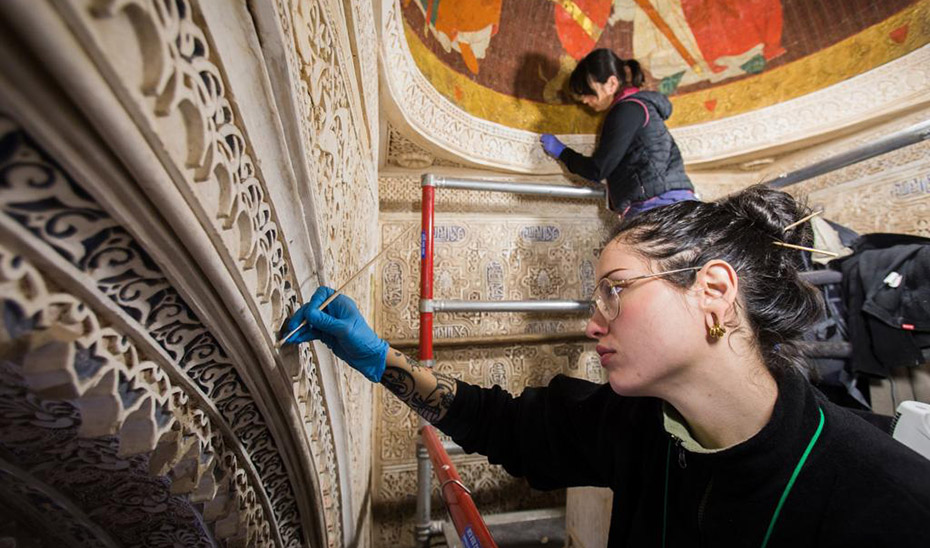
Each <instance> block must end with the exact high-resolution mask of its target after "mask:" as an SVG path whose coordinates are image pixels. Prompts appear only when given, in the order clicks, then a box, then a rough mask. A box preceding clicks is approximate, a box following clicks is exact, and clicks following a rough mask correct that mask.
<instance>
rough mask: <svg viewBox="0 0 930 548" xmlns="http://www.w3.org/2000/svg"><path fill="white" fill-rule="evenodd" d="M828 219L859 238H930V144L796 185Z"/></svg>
mask: <svg viewBox="0 0 930 548" xmlns="http://www.w3.org/2000/svg"><path fill="white" fill-rule="evenodd" d="M790 191H791V192H792V194H796V195H798V196H802V197H804V198H806V199H807V200H808V201H809V202H810V203H811V205H812V206H815V207H818V208H823V209H824V216H825V217H826V218H828V219H831V220H834V221H836V222H838V223H840V224H842V225H845V226H848V227H849V228H851V229H853V230H855V231H856V232H858V233H860V234H866V233H870V232H892V233H900V234H914V235H917V236H923V237H925V238H930V141H923V142H921V143H918V144H915V145H911V146H909V147H905V148H902V149H899V150H896V151H894V152H890V153H888V154H883V155H881V156H877V157H875V158H872V159H870V160H867V161H865V162H861V163H859V164H855V165H852V166H849V167H846V168H843V169H840V170H837V171H834V172H832V173H828V174H826V175H822V176H820V177H817V178H814V179H811V180H810V181H807V182H804V183H802V184H799V185H797V187H791V188H790Z"/></svg>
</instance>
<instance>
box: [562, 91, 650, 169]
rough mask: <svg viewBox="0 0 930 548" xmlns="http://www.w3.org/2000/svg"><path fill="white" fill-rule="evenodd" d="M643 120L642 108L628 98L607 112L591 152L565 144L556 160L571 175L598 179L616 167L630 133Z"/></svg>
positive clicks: (632, 134)
mask: <svg viewBox="0 0 930 548" xmlns="http://www.w3.org/2000/svg"><path fill="white" fill-rule="evenodd" d="M645 123H646V111H645V110H644V109H643V107H642V106H641V105H640V104H638V103H634V102H632V101H624V102H621V103H618V104H617V105H615V106H614V107H613V108H611V109H610V110H609V111H608V112H607V116H606V117H605V118H604V125H603V126H602V127H601V135H600V138H599V140H598V143H597V148H595V149H594V153H593V154H592V155H591V156H585V155H584V154H581V153H579V152H576V151H574V150H572V149H571V148H566V149H565V150H563V151H562V153H561V154H560V155H559V160H560V161H561V162H562V163H563V164H565V167H566V168H568V170H569V171H571V172H572V173H574V174H575V175H580V176H582V177H584V178H585V179H588V180H589V181H596V182H598V181H602V180H604V179H606V178H607V176H608V175H610V174H611V173H613V172H614V170H616V169H617V166H618V165H620V161H621V160H623V157H624V156H625V155H626V152H627V149H629V148H630V143H632V142H633V136H635V135H636V132H637V131H639V129H640V128H641V127H643V124H645Z"/></svg>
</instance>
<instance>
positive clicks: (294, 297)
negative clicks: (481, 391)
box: [0, 0, 377, 546]
mask: <svg viewBox="0 0 930 548" xmlns="http://www.w3.org/2000/svg"><path fill="white" fill-rule="evenodd" d="M371 9H372V8H371V5H370V4H368V3H364V2H347V3H346V4H345V6H343V5H342V4H338V3H333V2H328V1H325V0H323V1H319V2H314V1H309V0H308V1H296V0H295V1H294V2H290V3H285V2H278V3H267V2H261V3H256V4H254V5H246V3H233V4H228V3H225V2H212V1H203V2H198V1H193V0H176V1H172V2H161V1H157V0H105V1H97V0H60V1H59V0H50V1H48V2H26V1H19V0H15V1H11V2H5V3H3V5H2V6H0V12H2V17H0V29H2V32H0V36H2V38H0V43H2V46H3V48H2V51H3V54H2V55H0V66H2V69H3V70H2V77H0V113H2V117H0V150H2V154H0V174H2V179H0V212H2V214H0V232H2V234H3V239H2V240H3V242H4V244H3V245H4V247H3V249H2V250H0V265H2V266H0V297H2V303H3V306H4V307H5V308H4V310H5V311H6V313H5V315H4V318H3V321H4V324H3V329H2V332H0V334H2V340H0V348H2V351H3V352H2V355H0V357H2V358H3V360H4V362H3V375H2V378H3V390H4V398H3V400H4V406H5V407H4V409H5V410H4V411H3V413H2V419H0V420H3V423H2V428H0V444H2V451H0V460H2V462H3V464H2V471H3V474H4V477H9V478H17V479H16V480H15V481H14V480H12V479H11V480H10V482H9V483H7V482H4V486H5V492H4V496H5V497H6V496H9V497H11V498H10V499H5V500H14V498H15V500H23V501H32V502H33V504H43V503H41V502H40V501H42V500H45V499H48V500H50V501H52V502H50V503H48V504H47V507H48V508H60V509H61V512H59V514H61V519H62V520H65V521H68V520H70V521H68V523H74V524H75V525H74V527H73V528H71V529H64V528H63V529H62V530H61V531H60V535H62V536H61V538H71V539H72V540H74V539H77V541H75V542H74V543H72V542H70V541H66V542H64V544H67V545H71V544H74V545H80V544H81V543H84V544H87V543H90V544H93V545H100V544H103V545H122V544H125V543H127V542H129V540H132V541H133V542H141V541H140V539H146V540H145V542H147V543H148V544H151V545H153V546H161V545H178V544H181V545H191V546H193V545H199V544H204V545H230V546H234V545H235V546H240V545H241V546H246V545H247V546H265V545H267V546H342V545H344V544H349V543H359V544H360V545H365V544H367V542H368V540H367V539H368V535H369V531H368V527H369V525H368V520H369V517H368V516H369V513H370V511H369V506H368V505H369V502H368V500H369V498H368V495H367V492H368V489H369V485H368V482H369V474H368V471H369V469H370V435H371V426H370V425H371V422H372V421H371V409H372V408H371V400H370V397H371V389H370V385H369V384H368V383H367V381H364V379H361V378H359V377H358V376H355V375H351V374H347V373H346V370H347V369H346V368H345V367H344V365H342V364H338V363H335V358H334V357H333V356H332V355H331V354H330V353H329V352H328V351H326V350H325V348H324V347H322V346H320V347H313V348H311V347H310V346H308V345H304V346H303V347H301V348H294V347H288V348H285V349H284V350H282V351H278V350H277V349H276V347H275V341H276V340H277V337H278V330H279V328H280V326H281V325H282V323H283V321H284V319H285V318H286V317H287V316H288V315H289V314H290V313H291V312H292V311H293V310H294V309H295V308H296V306H298V305H299V304H300V303H301V302H303V301H305V300H307V299H309V296H310V294H311V293H312V292H313V290H314V289H315V287H316V285H317V284H320V283H329V284H339V283H340V282H341V281H342V280H344V279H345V278H347V277H348V276H349V275H350V274H351V273H353V272H354V271H355V270H356V269H357V268H358V267H359V266H360V265H361V264H363V263H364V262H365V261H367V259H368V258H369V256H370V252H371V251H372V250H373V249H374V241H375V237H374V236H375V234H376V233H377V232H376V231H377V224H376V223H377V213H376V212H377V186H376V181H375V171H374V169H375V168H374V153H373V150H374V149H373V146H376V145H377V131H376V127H377V126H376V124H375V122H374V116H373V114H372V113H373V108H372V105H371V101H370V100H369V101H367V105H366V104H365V101H364V99H363V95H366V94H369V95H374V96H375V97H376V96H377V78H372V77H371V75H372V74H373V72H374V69H373V66H374V53H369V52H374V51H375V48H374V47H373V46H372V44H373V40H374V38H373V36H374V31H373V25H371V21H372V20H373V12H372V11H371ZM353 52H356V53H355V54H353ZM279 53H280V54H281V55H278V54H279ZM354 59H358V60H357V64H356V61H355V60H354ZM282 62H284V65H282ZM361 82H364V84H362V83H361ZM362 87H364V93H363V91H362ZM366 96H367V95H366ZM366 109H367V110H366ZM359 212H369V213H370V214H369V215H365V214H362V215H360V214H358V213H359ZM348 291H349V293H350V294H351V295H353V296H354V297H356V298H357V300H358V301H359V302H360V305H361V306H362V307H363V309H368V308H369V307H370V299H368V298H366V297H367V295H368V291H367V290H366V289H365V288H364V287H356V288H349V289H348ZM30 413H32V414H33V415H32V416H33V417H34V418H32V419H30V418H29V417H30ZM35 417H38V419H36V418H35ZM42 421H45V422H42ZM39 423H41V424H39ZM56 469H60V470H57V471H56ZM114 471H118V473H117V472H114ZM108 474H109V475H108ZM104 475H108V476H107V477H104ZM94 478H98V479H99V483H100V485H97V486H92V485H91V483H92V482H94V481H97V480H95V479H94ZM16 482H19V483H18V484H17V483H16ZM89 482H90V483H89ZM19 484H22V486H21V487H18V486H17V485H19ZM121 486H122V487H121ZM135 486H138V487H135ZM143 486H146V487H143ZM121 489H122V490H123V491H131V493H128V492H127V493H126V496H125V497H116V498H113V499H112V500H109V499H107V498H106V497H107V496H108V495H112V494H113V493H114V492H116V493H117V494H119V493H121V492H123V491H121ZM43 497H44V498H43ZM115 504H116V505H120V504H121V505H122V506H123V507H124V508H125V509H126V511H124V512H120V511H117V508H118V507H116V506H113V505H115ZM136 508H138V511H136V510H135V509H136ZM130 509H131V510H132V511H130ZM23 514H24V516H23V519H24V520H25V521H26V522H28V521H29V515H28V514H29V512H28V511H26V510H24V512H23ZM69 516H70V517H69ZM156 516H157V519H155V517H156ZM121 520H122V521H121ZM65 521H63V522H62V523H64V522H65ZM182 523H183V524H186V525H184V526H183V527H182V526H181V525H182ZM49 534H51V535H54V534H59V532H53V533H52V532H50V533H49ZM69 535H70V537H69ZM88 539H90V540H88ZM130 543H131V542H130Z"/></svg>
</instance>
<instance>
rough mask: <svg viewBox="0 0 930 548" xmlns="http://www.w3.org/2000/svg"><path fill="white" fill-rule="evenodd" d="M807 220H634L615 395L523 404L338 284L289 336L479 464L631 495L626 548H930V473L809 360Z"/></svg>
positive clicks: (604, 279)
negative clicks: (827, 388)
mask: <svg viewBox="0 0 930 548" xmlns="http://www.w3.org/2000/svg"><path fill="white" fill-rule="evenodd" d="M806 213H807V212H806V211H805V210H803V209H802V208H800V207H799V206H798V204H797V203H796V202H795V201H794V200H793V199H792V198H791V197H790V196H788V195H787V194H785V193H782V192H779V191H775V190H771V189H768V188H765V187H752V188H749V189H747V190H745V191H743V192H740V193H737V194H735V195H732V196H729V197H727V198H726V199H723V200H721V201H718V202H709V203H702V202H697V201H688V202H682V203H677V204H673V205H670V206H667V207H664V208H662V209H655V210H651V211H646V212H644V213H642V214H640V215H638V216H636V217H632V218H628V219H626V220H625V221H624V222H623V223H621V225H620V227H619V230H618V231H617V233H616V235H615V236H614V237H613V238H612V239H611V240H610V242H609V243H608V244H607V245H606V246H605V247H604V249H603V250H602V251H601V253H600V256H599V260H598V266H597V272H596V275H597V280H598V282H597V285H596V290H595V294H594V301H595V304H596V308H595V311H594V314H593V316H592V317H591V319H590V321H589V322H588V326H587V330H586V332H587V334H588V336H589V337H591V338H592V339H595V340H596V341H597V347H596V350H597V353H598V355H599V356H600V361H601V365H602V366H603V367H604V369H606V372H607V379H608V382H607V383H606V384H603V385H598V384H595V383H591V382H588V381H585V380H580V379H575V378H569V377H565V376H561V375H559V376H556V377H555V378H554V379H553V380H552V381H551V382H550V383H549V385H548V386H546V387H537V388H526V389H525V390H524V391H523V393H522V394H521V395H520V396H519V397H513V396H511V395H510V394H508V393H507V392H505V391H504V390H503V389H501V388H500V387H498V386H495V387H493V388H490V389H484V388H480V387H477V386H474V385H470V384H467V383H464V382H461V381H456V380H454V379H452V378H451V377H449V376H447V375H444V374H442V373H439V372H434V371H432V370H430V369H427V368H424V367H420V366H419V365H418V364H417V362H416V360H413V359H410V358H407V357H405V356H404V355H403V354H401V353H400V352H398V351H396V350H393V349H390V348H389V347H388V344H387V343H386V342H384V341H383V340H381V339H380V338H378V336H377V335H375V333H374V332H373V331H372V330H371V329H370V328H369V327H368V326H367V325H366V324H365V321H364V320H363V319H362V318H361V316H360V315H359V313H358V310H357V309H356V308H355V305H354V304H353V303H352V301H351V300H350V299H348V298H347V297H344V296H340V297H339V298H337V299H336V300H335V301H333V303H332V304H330V305H329V306H328V307H327V309H326V311H325V312H320V311H317V310H316V307H317V306H318V305H319V304H320V303H322V301H323V300H324V299H325V298H326V297H327V296H328V295H330V294H332V290H331V289H328V288H320V289H319V290H318V291H317V293H316V294H315V295H314V296H313V298H312V299H311V300H310V303H309V304H307V305H305V306H304V307H302V308H301V309H300V310H298V312H297V313H296V314H295V315H294V316H293V317H292V318H291V319H290V320H289V322H288V325H287V326H286V329H288V332H289V331H290V329H291V328H293V327H296V326H297V325H298V324H299V322H301V321H302V320H306V321H307V322H308V325H309V326H310V327H307V328H304V329H302V331H299V332H298V333H297V334H296V335H295V336H294V337H293V339H292V340H298V341H308V340H313V339H317V338H319V339H321V340H322V341H323V342H324V343H325V344H327V345H328V346H329V347H330V348H332V349H333V351H334V352H335V353H336V355H337V356H339V357H340V358H342V359H343V360H345V361H346V362H348V363H349V364H350V365H352V366H353V367H355V368H357V369H359V370H360V371H362V372H363V373H364V374H365V375H366V376H367V377H368V378H369V379H371V380H372V381H380V382H381V384H383V385H384V386H385V387H386V388H387V389H388V390H390V391H391V392H393V393H394V394H395V395H396V396H397V397H399V398H401V399H402V400H403V401H405V402H406V403H407V404H408V405H409V406H410V407H412V408H413V409H414V410H416V411H417V412H418V413H419V414H420V415H421V416H423V417H424V418H426V419H427V420H429V421H431V422H433V423H435V424H436V426H437V427H438V428H440V429H441V430H443V431H444V432H446V433H447V434H449V435H450V436H452V438H453V439H454V440H455V441H456V442H457V443H458V444H459V445H461V446H462V447H463V448H464V449H465V450H466V451H468V452H478V453H481V454H484V455H487V456H488V460H489V461H490V462H492V463H496V464H501V465H503V466H504V468H505V469H506V470H507V471H508V472H509V473H511V474H513V475H515V476H520V477H525V478H527V480H528V481H529V483H530V485H532V486H533V487H535V488H537V489H554V488H561V487H571V486H585V485H591V486H602V487H610V488H612V489H613V491H614V501H613V511H612V513H611V524H610V545H611V546H668V547H673V546H698V545H700V546H728V547H730V546H753V547H758V546H762V547H765V546H791V547H804V546H837V547H839V546H896V547H925V546H927V538H928V536H927V535H928V532H930V529H928V523H930V461H928V460H926V459H924V458H923V457H922V456H920V455H918V454H917V453H915V452H914V451H912V450H910V449H908V448H907V447H905V446H904V445H902V444H900V443H898V442H897V441H895V440H894V439H892V438H891V436H889V435H888V434H887V433H886V432H883V431H882V430H880V429H879V428H877V427H875V426H873V425H872V424H869V423H867V422H865V421H864V420H862V419H861V418H860V417H859V416H857V415H855V414H853V413H852V412H850V411H848V410H846V409H844V408H841V407H839V406H837V405H835V404H833V403H831V402H830V401H828V400H827V399H826V398H825V397H824V396H823V395H822V394H821V393H820V392H818V391H817V390H816V389H815V388H814V387H813V386H812V385H811V384H810V383H809V382H808V381H807V379H806V378H805V377H804V376H803V375H802V374H801V373H800V372H799V366H801V365H802V361H801V358H800V355H799V353H798V351H797V348H796V346H795V344H796V341H797V340H798V339H799V337H800V336H801V334H802V333H803V332H804V331H805V330H806V329H807V328H808V327H809V326H810V325H811V324H812V322H813V321H814V320H815V319H817V317H818V316H819V314H820V310H821V303H820V298H819V294H818V293H817V291H816V290H815V289H814V288H813V287H811V286H809V285H807V284H806V283H804V282H803V281H802V280H801V279H800V277H799V274H798V267H799V265H800V262H801V261H800V255H799V252H798V251H793V250H791V249H786V248H784V247H781V246H776V245H775V244H774V243H773V242H783V243H789V244H801V245H804V244H808V245H809V244H810V239H811V235H810V232H811V231H810V227H809V226H808V225H806V224H803V225H800V226H798V227H796V228H792V229H791V230H788V231H785V230H784V227H786V226H788V225H790V224H791V223H793V222H794V221H796V220H798V219H800V218H802V217H803V216H805V214H806Z"/></svg>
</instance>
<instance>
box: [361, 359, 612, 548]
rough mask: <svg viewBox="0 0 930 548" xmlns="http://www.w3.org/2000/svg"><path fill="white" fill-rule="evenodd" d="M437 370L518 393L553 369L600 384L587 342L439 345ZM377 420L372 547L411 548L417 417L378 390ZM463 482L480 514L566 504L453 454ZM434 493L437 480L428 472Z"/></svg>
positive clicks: (436, 506) (558, 494)
mask: <svg viewBox="0 0 930 548" xmlns="http://www.w3.org/2000/svg"><path fill="white" fill-rule="evenodd" d="M435 355H436V368H437V369H438V370H439V371H442V372H443V373H446V374H449V375H452V376H454V377H456V378H458V379H462V380H464V381H466V382H470V383H473V384H478V385H481V386H492V385H495V384H496V385H500V386H501V387H503V388H505V389H507V390H508V391H510V392H511V393H514V394H519V393H521V392H522V391H523V389H524V387H526V386H540V385H545V384H547V383H548V382H549V380H550V379H552V377H554V376H555V375H557V374H559V373H564V374H566V375H570V376H574V377H581V378H587V379H589V380H592V381H595V382H605V381H606V378H605V377H604V376H603V369H602V368H601V366H600V362H599V361H598V359H597V354H596V353H595V351H594V344H593V342H592V343H564V344H539V345H519V346H496V347H473V348H458V349H442V348H440V349H438V350H437V351H436V354H435ZM377 393H378V396H377V403H376V406H377V409H378V416H379V421H378V426H377V436H378V439H377V440H376V447H378V448H379V449H380V452H379V454H377V455H376V457H375V461H376V468H375V470H374V478H375V479H374V482H375V483H374V490H373V492H374V499H373V502H374V507H373V511H374V516H375V524H376V530H375V534H374V537H373V541H374V545H375V546H410V545H412V531H413V524H414V519H413V518H414V509H415V499H414V495H415V493H416V485H417V484H416V481H417V478H416V460H415V458H414V456H415V439H416V425H417V417H416V415H415V414H414V413H413V412H412V411H411V410H410V409H409V408H408V407H407V406H405V405H404V404H403V403H401V402H400V400H398V399H397V398H395V397H393V396H392V395H391V394H389V393H387V392H386V391H384V390H378V391H377ZM452 460H453V462H454V463H455V465H456V468H457V469H458V472H459V474H460V475H461V476H462V479H463V481H464V483H465V484H466V485H467V486H468V488H469V489H471V490H472V493H473V495H474V497H475V502H476V504H477V506H478V509H479V511H480V512H481V513H482V514H483V515H488V514H494V513H499V512H508V511H515V510H529V509H534V508H551V507H557V506H561V505H564V504H565V495H564V491H561V490H560V491H553V492H540V491H535V490H533V489H531V488H530V487H529V485H528V484H527V483H526V481H525V480H523V479H518V478H514V477H512V476H510V475H509V474H507V472H505V471H504V470H503V468H501V467H500V466H496V465H492V464H489V463H488V461H487V459H486V458H484V457H482V456H480V455H461V456H455V457H453V458H452ZM433 484H434V485H433V493H438V485H437V484H436V481H435V477H434V478H433ZM433 510H434V516H433V517H434V519H439V518H445V514H444V512H445V510H444V507H443V505H442V501H440V500H439V499H438V498H434V500H433Z"/></svg>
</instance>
